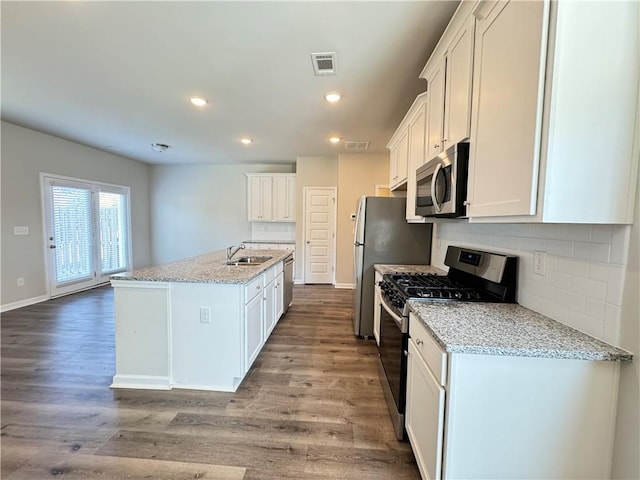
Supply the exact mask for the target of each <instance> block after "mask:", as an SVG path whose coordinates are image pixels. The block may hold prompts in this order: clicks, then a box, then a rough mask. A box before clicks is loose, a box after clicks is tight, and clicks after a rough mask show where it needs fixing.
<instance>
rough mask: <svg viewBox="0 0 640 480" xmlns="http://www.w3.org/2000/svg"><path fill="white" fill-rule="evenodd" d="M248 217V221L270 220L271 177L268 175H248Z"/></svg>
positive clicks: (271, 201)
mask: <svg viewBox="0 0 640 480" xmlns="http://www.w3.org/2000/svg"><path fill="white" fill-rule="evenodd" d="M247 192H248V199H247V205H248V206H249V211H248V218H249V221H250V222H268V221H271V217H272V208H273V205H272V203H273V179H272V177H271V176H269V175H248V188H247Z"/></svg>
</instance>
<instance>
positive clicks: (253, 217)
mask: <svg viewBox="0 0 640 480" xmlns="http://www.w3.org/2000/svg"><path fill="white" fill-rule="evenodd" d="M246 175H247V184H248V186H247V206H248V219H249V221H250V222H295V221H296V176H295V173H278V174H263V173H260V174H253V173H247V174H246Z"/></svg>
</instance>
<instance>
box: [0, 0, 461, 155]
mask: <svg viewBox="0 0 640 480" xmlns="http://www.w3.org/2000/svg"><path fill="white" fill-rule="evenodd" d="M457 4H458V1H457V0H456V1H453V2H447V1H410V2H401V1H388V2H384V1H372V2H368V1H356V2H334V1H330V2H303V1H299V2H283V1H277V2H269V1H262V2H244V1H231V2H219V1H196V2H186V1H173V2H143V1H140V2H137V1H136V2H134V1H131V2H126V1H124V2H93V1H73V2H72V1H61V2H49V1H45V2H24V1H17V2H11V1H2V2H1V9H2V10H1V14H2V38H1V40H2V44H1V45H2V70H1V72H2V119H3V120H6V121H8V122H11V123H15V124H18V125H23V126H26V127H29V128H32V129H35V130H39V131H42V132H45V133H50V134H52V135H56V136H59V137H62V138H66V139H69V140H72V141H75V142H79V143H82V144H86V145H90V146H92V147H95V148H98V149H102V150H106V151H111V152H113V153H116V154H119V155H123V156H126V157H130V158H133V159H136V160H139V161H142V162H145V163H153V164H203V163H289V162H295V159H296V157H298V156H314V155H335V154H337V153H340V152H344V151H345V149H344V142H341V143H338V144H336V145H333V144H331V143H330V142H329V141H328V138H329V137H330V136H338V137H341V138H342V139H344V140H352V141H368V142H370V145H369V149H368V150H366V151H367V152H385V151H386V148H385V147H386V143H387V142H388V141H389V139H390V138H391V135H392V134H393V132H394V130H395V128H396V127H397V126H398V124H399V122H400V121H401V120H402V117H403V116H404V114H405V113H406V111H407V109H408V108H409V106H410V105H411V103H412V102H413V99H414V98H415V96H416V95H417V94H418V93H420V92H422V91H424V90H425V87H426V84H425V81H424V80H421V79H419V78H418V75H419V73H420V71H421V70H422V68H423V67H424V65H425V63H426V61H427V59H428V57H429V54H430V52H431V51H432V50H433V48H434V47H435V45H436V43H437V40H438V39H439V37H440V35H441V34H442V32H443V30H444V28H445V27H446V24H447V23H448V21H449V19H450V18H451V16H452V14H453V12H454V10H455V8H456V6H457ZM314 52H336V55H337V62H336V67H337V68H336V74H335V75H331V76H315V74H314V70H313V66H312V61H311V56H310V54H311V53H314ZM329 91H338V92H341V93H342V99H341V101H340V102H339V103H337V104H334V105H331V104H328V103H327V102H326V101H325V100H324V94H325V93H326V92H329ZM191 95H201V96H203V97H206V98H207V99H208V100H209V103H208V105H206V106H205V107H201V108H197V107H194V106H193V105H191V103H189V100H188V97H189V96H191ZM245 136H246V137H249V138H252V139H253V143H252V144H250V145H248V146H247V145H243V144H241V143H240V138H242V137H245ZM156 142H158V143H164V144H168V145H170V146H171V148H169V149H168V150H167V151H164V152H162V153H159V152H156V151H154V150H153V149H152V148H151V144H153V143H156ZM348 151H354V152H356V151H363V150H348Z"/></svg>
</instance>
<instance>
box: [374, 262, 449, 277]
mask: <svg viewBox="0 0 640 480" xmlns="http://www.w3.org/2000/svg"><path fill="white" fill-rule="evenodd" d="M373 267H374V268H375V270H376V272H380V273H381V274H383V275H386V274H388V273H435V274H437V275H446V274H447V272H445V271H444V270H441V269H439V268H437V267H434V266H433V265H388V264H375V265H374V266H373Z"/></svg>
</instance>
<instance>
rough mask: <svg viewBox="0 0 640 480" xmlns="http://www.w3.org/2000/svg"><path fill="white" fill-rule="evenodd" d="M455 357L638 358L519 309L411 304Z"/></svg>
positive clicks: (493, 305) (514, 306)
mask: <svg viewBox="0 0 640 480" xmlns="http://www.w3.org/2000/svg"><path fill="white" fill-rule="evenodd" d="M407 305H409V308H410V309H411V310H412V311H413V312H414V313H415V314H416V315H417V316H418V318H419V320H420V322H421V323H422V324H423V325H424V326H425V327H426V328H427V330H429V332H430V333H431V334H432V335H433V337H434V338H435V340H436V341H437V342H438V343H439V344H440V346H441V347H442V348H443V349H444V350H445V351H447V352H449V353H468V354H482V355H512V356H520V357H546V358H566V359H576V360H612V361H631V360H632V358H633V355H632V354H631V353H629V352H627V351H625V350H622V349H620V348H616V347H613V346H611V345H609V344H607V343H605V342H602V341H600V340H598V339H596V338H594V337H591V336H589V335H586V334H584V333H582V332H579V331H577V330H575V329H573V328H571V327H568V326H566V325H564V324H562V323H560V322H557V321H555V320H552V319H551V318H548V317H545V316H544V315H542V314H539V313H536V312H534V311H532V310H529V309H528V308H525V307H522V306H520V305H517V304H505V303H475V302H437V301H421V300H409V301H408V302H407Z"/></svg>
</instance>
